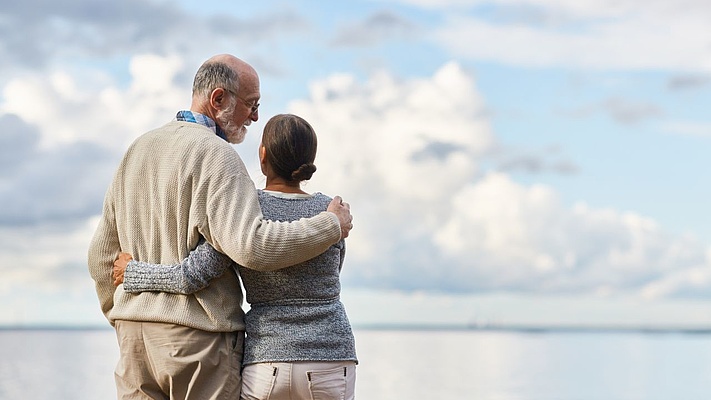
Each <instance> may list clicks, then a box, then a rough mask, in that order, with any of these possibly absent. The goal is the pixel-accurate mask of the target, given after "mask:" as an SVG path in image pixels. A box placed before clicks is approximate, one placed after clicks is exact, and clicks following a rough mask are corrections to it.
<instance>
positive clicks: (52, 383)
mask: <svg viewBox="0 0 711 400" xmlns="http://www.w3.org/2000/svg"><path fill="white" fill-rule="evenodd" d="M355 335H356V346H357V352H358V358H359V365H358V367H357V382H356V398H357V399H360V400H399V399H403V400H419V399H427V400H438V399H443V400H444V399H447V400H457V399H472V400H474V399H484V400H708V399H711V333H709V332H701V333H699V332H684V331H665V332H659V331H652V332H648V331H635V330H626V331H615V330H585V329H583V330H555V329H552V330H550V329H547V330H541V329H511V330H506V329H503V330H502V329H495V330H490V329H447V328H441V329H439V328H427V329H404V328H378V329H370V328H369V329H356V330H355ZM117 359H118V346H117V344H116V337H115V334H114V332H113V331H112V330H110V329H0V399H3V400H26V399H33V400H43V399H52V400H61V399H67V400H102V399H115V398H116V394H115V390H114V382H113V369H114V366H115V364H116V361H117Z"/></svg>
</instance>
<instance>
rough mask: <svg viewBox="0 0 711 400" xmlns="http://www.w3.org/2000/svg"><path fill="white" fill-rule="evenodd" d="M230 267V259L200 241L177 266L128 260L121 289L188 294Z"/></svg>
mask: <svg viewBox="0 0 711 400" xmlns="http://www.w3.org/2000/svg"><path fill="white" fill-rule="evenodd" d="M232 264H233V263H232V260H230V258H229V257H227V256H226V255H224V254H222V253H220V252H218V251H217V250H215V248H214V247H212V246H211V245H210V244H209V243H207V242H205V241H204V240H202V241H201V242H200V244H198V246H197V247H196V248H195V249H194V250H192V251H191V252H190V254H188V256H187V257H186V258H185V259H183V261H182V262H181V263H180V264H172V265H164V264H151V263H147V262H142V261H137V260H131V261H130V262H129V263H128V265H127V266H126V271H125V272H124V281H123V290H125V291H127V292H130V293H138V292H168V293H178V294H191V293H195V292H197V291H198V290H201V289H204V288H206V287H207V286H208V285H209V284H210V281H211V280H212V279H214V278H217V277H218V276H220V275H222V274H223V273H224V272H225V271H226V270H227V269H228V268H229V267H230V266H232Z"/></svg>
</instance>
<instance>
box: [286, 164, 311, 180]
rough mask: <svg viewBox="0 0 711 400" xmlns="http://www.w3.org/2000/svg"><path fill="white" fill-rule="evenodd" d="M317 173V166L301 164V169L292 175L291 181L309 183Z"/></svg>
mask: <svg viewBox="0 0 711 400" xmlns="http://www.w3.org/2000/svg"><path fill="white" fill-rule="evenodd" d="M314 172H316V166H315V165H313V164H311V163H309V164H301V166H300V167H299V169H297V170H296V171H294V172H292V173H291V179H293V180H295V181H308V180H309V179H311V176H312V175H313V174H314Z"/></svg>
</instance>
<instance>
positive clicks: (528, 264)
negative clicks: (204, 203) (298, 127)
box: [0, 0, 711, 326]
mask: <svg viewBox="0 0 711 400" xmlns="http://www.w3.org/2000/svg"><path fill="white" fill-rule="evenodd" d="M0 5H2V7H0V33H1V34H0V50H1V53H2V54H3V57H2V58H0V124H1V125H2V126H3V129H1V130H0V144H1V145H0V154H1V157H0V167H1V168H0V260H1V261H0V274H1V275H2V279H0V325H57V324H59V325H77V326H87V325H89V326H107V325H108V324H107V322H106V320H105V319H104V317H103V315H102V314H101V312H100V311H99V305H98V300H97V299H96V295H95V292H94V286H93V281H92V280H91V279H90V277H89V273H88V269H87V265H86V254H87V248H88V244H89V241H90V240H91V237H92V235H93V232H94V229H95V227H96V224H97V221H98V217H99V215H100V213H101V206H102V202H103V196H104V193H105V191H106V189H107V187H108V185H109V183H110V181H111V178H112V175H113V172H114V170H115V168H116V167H117V165H118V162H119V160H120V158H121V156H122V155H123V152H124V151H125V149H126V148H127V146H128V145H129V144H130V143H131V142H132V141H133V140H134V139H136V138H137V137H138V136H140V135H141V134H142V133H144V132H146V131H147V130H150V129H152V128H155V127H158V126H161V125H162V124H164V123H166V122H168V121H170V120H171V119H172V118H173V117H174V116H175V113H176V112H177V111H178V110H182V109H187V108H189V106H190V88H191V85H192V78H193V76H194V73H195V71H196V70H197V68H198V67H199V65H200V64H201V63H202V62H203V61H204V60H206V59H207V58H209V57H210V56H212V55H214V54H219V53H230V54H234V55H236V56H238V57H240V58H242V59H244V60H245V61H247V62H249V63H250V64H251V65H253V66H254V67H255V69H256V70H257V71H258V72H259V74H260V79H261V93H262V98H261V107H260V119H259V121H258V122H257V123H255V124H253V125H252V126H251V127H250V130H249V133H248V135H247V139H246V140H245V142H244V143H242V144H240V145H236V146H235V150H236V151H237V152H238V153H239V154H240V156H241V157H242V158H243V160H244V161H245V164H246V165H247V167H248V169H249V170H250V174H251V176H252V177H253V179H254V181H255V185H256V186H257V187H263V185H264V178H263V177H262V176H261V173H260V171H259V167H258V162H257V146H258V144H259V140H260V134H261V130H262V127H263V125H264V123H265V122H266V121H267V120H268V119H269V117H270V116H272V115H275V114H278V113H294V114H297V115H299V116H302V117H304V118H305V119H307V120H308V121H309V122H310V123H311V124H312V125H313V126H314V128H315V130H316V133H317V135H318V138H319V149H318V156H317V159H316V165H317V167H318V171H317V173H316V174H315V175H314V177H313V179H312V180H311V181H310V182H308V184H307V185H306V186H305V189H306V190H307V191H311V192H316V191H318V192H323V193H326V194H329V195H332V196H333V195H341V196H343V197H344V199H345V200H346V201H347V202H349V203H350V204H351V208H352V213H353V215H354V225H355V228H354V230H353V231H352V233H351V236H350V237H349V238H348V239H347V249H348V251H347V257H346V261H345V265H344V271H343V273H342V286H343V293H342V298H343V301H344V303H345V305H346V308H347V310H348V313H349V316H350V318H351V321H352V323H353V324H354V325H374V324H375V325H377V324H388V323H390V324H392V323H396V324H417V325H427V324H450V325H467V326H481V325H506V324H528V325H536V324H538V325H540V324H586V325H625V324H628V325H645V326H648V325H655V326H657V325H675V326H679V325H684V326H711V224H710V223H709V222H711V221H709V217H708V212H707V210H706V206H707V204H708V203H709V200H710V199H711V186H709V185H707V184H705V183H707V182H708V178H704V176H706V175H705V174H706V173H707V171H708V170H709V166H710V165H709V164H710V163H711V161H709V158H708V157H707V154H706V153H707V148H708V146H709V144H710V143H711V116H709V113H708V112H707V107H708V106H709V104H711V31H709V30H708V21H709V19H711V3H708V2H707V1H705V0H677V1H669V0H644V1H642V0H615V1H611V0H594V1H593V0H578V1H575V2H571V1H565V0H489V1H485V0H436V1H435V0H397V1H385V0H370V1H367V0H360V1H349V2H331V1H325V0H324V1H303V0H302V1H289V2H286V1H269V0H266V1H259V2H245V3H241V2H240V3H239V4H237V3H234V2H228V1H217V0H203V1H201V2H188V1H168V0H150V1H149V0H140V1H139V0H127V1H122V2H103V1H97V0H64V1H61V2H56V1H47V0H28V1H23V2H16V1H12V2H11V1H7V0H2V1H0Z"/></svg>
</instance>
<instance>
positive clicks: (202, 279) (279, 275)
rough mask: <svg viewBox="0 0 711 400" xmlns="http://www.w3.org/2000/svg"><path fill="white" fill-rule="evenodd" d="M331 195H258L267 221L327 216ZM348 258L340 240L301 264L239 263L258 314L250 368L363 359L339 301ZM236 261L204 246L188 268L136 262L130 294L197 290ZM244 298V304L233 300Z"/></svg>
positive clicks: (249, 334)
mask: <svg viewBox="0 0 711 400" xmlns="http://www.w3.org/2000/svg"><path fill="white" fill-rule="evenodd" d="M330 201H331V198H330V197H328V196H325V195H323V194H321V193H316V194H314V195H313V196H309V197H287V196H278V195H273V194H270V193H268V192H264V191H261V190H260V191H259V202H260V204H261V207H262V212H263V214H264V217H265V218H266V219H270V220H278V221H295V220H298V219H300V218H308V217H311V216H313V215H316V214H318V213H320V212H322V211H324V210H325V209H326V208H327V207H328V204H329V202H330ZM344 256H345V242H344V241H343V240H341V241H340V242H338V243H336V244H335V245H333V246H331V247H330V248H329V249H328V250H326V252H324V253H322V254H320V255H318V256H316V257H315V258H312V259H311V260H308V261H306V262H304V263H302V264H298V265H294V266H291V267H288V268H283V269H280V270H276V271H267V272H264V271H256V270H252V269H248V268H245V267H242V266H239V273H240V275H241V277H242V283H243V285H244V287H245V289H246V292H247V302H248V303H250V305H251V309H250V310H249V311H248V312H247V314H246V315H245V323H246V341H245V353H244V361H243V363H244V364H245V365H247V364H253V363H258V362H291V361H344V360H352V361H357V359H356V353H355V339H354V337H353V331H352V329H351V326H350V323H349V322H348V317H347V315H346V311H345V308H344V307H343V304H342V303H341V301H340V291H341V285H340V280H339V273H340V270H341V267H342V265H343V259H344ZM231 266H232V267H233V266H234V263H233V262H232V261H231V260H230V259H229V258H228V257H227V256H225V255H223V254H221V253H219V252H217V251H216V250H215V249H214V248H212V246H210V245H209V244H208V243H206V242H203V243H200V245H199V246H198V247H197V248H196V249H195V250H193V251H192V252H191V253H190V255H189V256H188V257H187V258H186V259H185V260H183V262H182V263H181V264H175V265H156V264H148V263H144V262H139V261H131V262H129V264H128V266H127V267H126V271H125V274H124V285H123V287H124V290H126V291H129V292H141V291H162V292H170V293H183V294H188V293H193V292H195V291H197V290H200V289H203V288H205V287H206V286H207V285H208V284H209V281H210V279H213V278H215V277H217V276H219V275H221V274H222V273H224V272H225V271H226V270H227V268H230V267H231ZM234 300H235V301H241V299H234Z"/></svg>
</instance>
